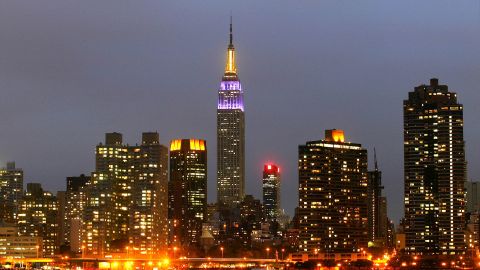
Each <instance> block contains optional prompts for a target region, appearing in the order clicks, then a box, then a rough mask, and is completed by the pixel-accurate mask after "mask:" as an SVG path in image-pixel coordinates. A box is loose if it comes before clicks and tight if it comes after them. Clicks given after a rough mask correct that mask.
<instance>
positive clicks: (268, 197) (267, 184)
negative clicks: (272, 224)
mask: <svg viewBox="0 0 480 270" xmlns="http://www.w3.org/2000/svg"><path fill="white" fill-rule="evenodd" d="M262 191H263V207H264V211H265V218H266V220H269V221H276V220H277V219H278V216H279V214H280V213H281V205H280V203H281V201H280V168H279V167H278V166H277V165H275V164H265V165H264V167H263V181H262Z"/></svg>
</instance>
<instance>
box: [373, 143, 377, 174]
mask: <svg viewBox="0 0 480 270" xmlns="http://www.w3.org/2000/svg"><path fill="white" fill-rule="evenodd" d="M373 162H374V163H375V171H378V163H377V151H376V150H375V147H374V148H373Z"/></svg>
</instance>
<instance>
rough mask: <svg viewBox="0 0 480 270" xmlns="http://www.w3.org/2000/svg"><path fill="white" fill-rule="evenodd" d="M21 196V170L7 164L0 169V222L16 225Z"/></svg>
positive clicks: (9, 163)
mask: <svg viewBox="0 0 480 270" xmlns="http://www.w3.org/2000/svg"><path fill="white" fill-rule="evenodd" d="M22 196H23V170H22V169H19V168H16V167H15V162H8V163H7V167H6V168H2V169H0V221H1V220H3V221H4V222H10V223H16V222H17V219H18V210H19V209H18V208H19V206H20V201H21V199H22Z"/></svg>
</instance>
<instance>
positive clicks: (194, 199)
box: [169, 139, 207, 246]
mask: <svg viewBox="0 0 480 270" xmlns="http://www.w3.org/2000/svg"><path fill="white" fill-rule="evenodd" d="M169 198H170V200H169V210H171V212H170V219H172V220H173V222H174V223H173V224H174V227H173V239H172V243H173V244H174V245H177V244H178V245H185V246H193V245H198V244H199V243H200V237H201V235H202V223H203V222H205V221H207V143H206V141H205V140H199V139H177V140H172V141H171V143H170V181H169Z"/></svg>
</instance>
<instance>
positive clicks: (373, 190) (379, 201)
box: [368, 153, 388, 246]
mask: <svg viewBox="0 0 480 270" xmlns="http://www.w3.org/2000/svg"><path fill="white" fill-rule="evenodd" d="M374 163H375V169H374V170H373V171H369V172H368V233H369V241H371V242H372V243H373V245H375V246H385V245H386V242H387V230H388V217H387V198H386V197H384V196H382V190H383V186H382V172H381V171H380V170H379V169H378V164H377V156H376V153H374Z"/></svg>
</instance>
